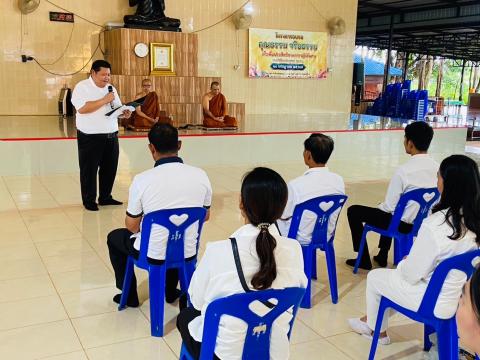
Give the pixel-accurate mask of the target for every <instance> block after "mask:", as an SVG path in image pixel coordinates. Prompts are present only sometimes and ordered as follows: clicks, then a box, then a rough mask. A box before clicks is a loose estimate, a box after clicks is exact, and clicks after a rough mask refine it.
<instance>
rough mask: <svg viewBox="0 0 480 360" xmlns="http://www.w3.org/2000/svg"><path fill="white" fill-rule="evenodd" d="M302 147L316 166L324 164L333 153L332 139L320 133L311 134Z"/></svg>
mask: <svg viewBox="0 0 480 360" xmlns="http://www.w3.org/2000/svg"><path fill="white" fill-rule="evenodd" d="M303 145H304V147H305V150H307V151H310V154H312V158H313V161H315V162H316V163H317V164H326V163H327V161H328V159H329V158H330V155H332V152H333V139H332V138H331V137H330V136H327V135H324V134H321V133H313V134H311V135H310V136H309V137H308V138H307V139H306V140H305V142H304V143H303Z"/></svg>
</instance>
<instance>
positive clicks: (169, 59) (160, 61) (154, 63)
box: [150, 43, 175, 76]
mask: <svg viewBox="0 0 480 360" xmlns="http://www.w3.org/2000/svg"><path fill="white" fill-rule="evenodd" d="M173 51H174V47H173V44H167V43H151V44H150V75H160V76H174V75H175V67H174V61H173Z"/></svg>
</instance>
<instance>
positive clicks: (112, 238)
mask: <svg viewBox="0 0 480 360" xmlns="http://www.w3.org/2000/svg"><path fill="white" fill-rule="evenodd" d="M131 235H132V233H131V232H130V231H128V230H127V229H116V230H113V231H112V232H110V233H109V234H108V237H107V245H108V252H109V254H110V261H111V263H112V267H113V271H114V272H115V283H116V286H117V289H119V290H122V288H123V279H124V278H125V271H126V269H127V260H128V257H129V256H134V257H135V258H138V250H136V249H135V248H134V247H133V243H134V242H135V239H134V238H130V236H131ZM148 261H149V262H150V263H151V264H156V265H161V264H163V263H164V262H165V261H164V260H155V259H150V258H149V259H148ZM177 285H178V270H177V269H168V270H167V274H166V279H165V298H166V299H167V300H168V299H172V301H173V299H175V298H176V297H177V296H178V294H177ZM127 302H138V294H137V278H136V277H135V273H133V276H132V282H131V284H130V292H129V294H128V300H127Z"/></svg>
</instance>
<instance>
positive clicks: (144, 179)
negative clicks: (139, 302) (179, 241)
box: [127, 157, 212, 260]
mask: <svg viewBox="0 0 480 360" xmlns="http://www.w3.org/2000/svg"><path fill="white" fill-rule="evenodd" d="M181 161H182V160H181V159H180V158H178V157H169V158H165V159H161V160H159V161H157V162H156V164H155V167H154V168H153V169H150V170H147V171H144V172H142V173H140V174H138V175H137V176H135V178H134V179H133V182H132V184H131V185H130V191H129V197H128V207H127V215H129V216H131V217H138V216H142V215H143V214H148V213H151V212H152V211H156V210H163V209H176V208H186V207H207V208H208V207H210V205H211V203H212V186H211V185H210V180H209V179H208V176H207V174H206V173H205V171H203V170H202V169H199V168H196V167H193V166H190V165H186V164H183V163H182V162H181ZM140 235H141V232H138V233H136V234H134V235H132V237H135V238H136V240H135V242H134V244H133V246H134V248H135V249H137V250H140V242H141V236H140ZM167 237H168V232H167V230H166V229H165V228H164V227H162V226H159V225H153V226H152V230H151V234H150V242H149V247H148V254H147V256H148V257H149V258H151V259H158V260H164V259H165V252H166V249H167ZM197 239H198V222H196V223H194V224H192V225H190V226H189V227H188V228H187V230H186V233H185V258H189V257H191V256H194V255H195V254H196V252H197V251H196V249H197Z"/></svg>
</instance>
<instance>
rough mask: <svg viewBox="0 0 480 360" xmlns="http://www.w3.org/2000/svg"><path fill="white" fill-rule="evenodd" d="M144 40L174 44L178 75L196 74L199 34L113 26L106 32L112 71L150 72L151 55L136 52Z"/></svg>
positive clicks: (142, 74)
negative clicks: (136, 45)
mask: <svg viewBox="0 0 480 360" xmlns="http://www.w3.org/2000/svg"><path fill="white" fill-rule="evenodd" d="M139 42H143V43H145V44H147V45H148V46H150V43H154V42H159V43H169V44H174V66H175V68H174V71H175V73H176V75H177V76H197V74H198V58H197V52H198V37H197V35H196V34H185V33H177V32H168V31H154V30H141V29H125V28H122V29H114V30H109V31H106V32H105V58H106V60H107V61H108V62H110V64H111V65H112V74H117V75H120V74H121V75H139V76H148V75H150V54H149V55H147V56H146V57H144V58H139V57H137V56H136V55H135V53H134V51H133V48H134V46H135V44H137V43H139Z"/></svg>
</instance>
